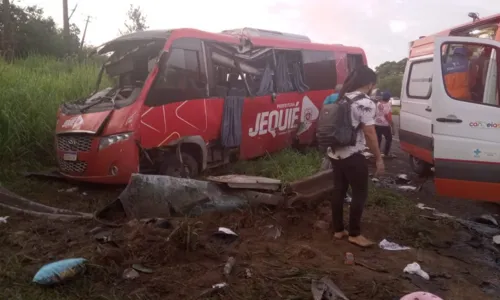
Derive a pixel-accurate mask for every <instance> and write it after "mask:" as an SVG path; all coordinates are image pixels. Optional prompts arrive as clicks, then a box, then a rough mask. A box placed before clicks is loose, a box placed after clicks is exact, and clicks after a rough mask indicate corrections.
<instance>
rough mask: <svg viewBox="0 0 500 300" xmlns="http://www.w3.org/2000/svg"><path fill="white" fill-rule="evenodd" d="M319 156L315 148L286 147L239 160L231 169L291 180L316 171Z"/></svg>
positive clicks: (319, 161)
mask: <svg viewBox="0 0 500 300" xmlns="http://www.w3.org/2000/svg"><path fill="white" fill-rule="evenodd" d="M321 158H322V156H321V154H320V153H319V152H318V151H316V150H306V151H305V152H299V151H297V150H294V149H290V148H288V149H284V150H282V151H280V152H278V153H276V154H273V155H269V154H268V155H266V156H264V157H262V158H259V159H255V160H248V161H239V162H238V163H236V164H235V165H234V166H232V167H231V169H232V172H234V173H242V174H248V175H256V176H264V177H271V178H277V179H280V180H282V181H284V182H292V181H294V180H297V179H300V178H304V177H307V176H311V175H313V174H314V173H316V172H318V170H319V168H320V165H321Z"/></svg>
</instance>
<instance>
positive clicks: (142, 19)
mask: <svg viewBox="0 0 500 300" xmlns="http://www.w3.org/2000/svg"><path fill="white" fill-rule="evenodd" d="M124 25H125V30H123V31H122V30H120V34H122V35H123V34H128V33H132V32H136V31H144V30H145V29H148V28H149V26H147V25H146V16H145V15H144V14H143V13H142V10H141V7H140V6H137V7H135V6H133V5H132V4H130V8H129V10H128V12H127V20H126V21H125V23H124Z"/></svg>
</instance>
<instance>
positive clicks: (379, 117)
mask: <svg viewBox="0 0 500 300" xmlns="http://www.w3.org/2000/svg"><path fill="white" fill-rule="evenodd" d="M390 100H391V94H390V93H389V92H383V93H382V97H381V100H380V101H379V102H378V103H377V114H376V117H375V131H376V132H377V139H378V146H379V147H380V145H381V143H382V136H383V137H384V138H385V148H384V153H383V154H382V157H394V155H392V156H390V154H389V151H390V150H391V144H392V135H393V134H394V124H393V123H392V107H391V103H390Z"/></svg>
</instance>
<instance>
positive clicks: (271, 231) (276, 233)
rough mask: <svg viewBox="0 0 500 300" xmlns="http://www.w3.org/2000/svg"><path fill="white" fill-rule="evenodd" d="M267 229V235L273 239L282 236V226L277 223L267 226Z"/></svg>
mask: <svg viewBox="0 0 500 300" xmlns="http://www.w3.org/2000/svg"><path fill="white" fill-rule="evenodd" d="M265 227H266V228H267V229H266V233H265V236H266V237H269V238H272V239H275V240H276V239H278V238H279V237H280V236H281V231H282V230H281V228H280V227H278V226H275V225H267V226H265Z"/></svg>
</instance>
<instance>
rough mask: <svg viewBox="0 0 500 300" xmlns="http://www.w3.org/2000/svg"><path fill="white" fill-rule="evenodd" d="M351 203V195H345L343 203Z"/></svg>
mask: <svg viewBox="0 0 500 300" xmlns="http://www.w3.org/2000/svg"><path fill="white" fill-rule="evenodd" d="M351 202H352V197H351V195H349V194H347V195H346V196H345V198H344V203H351Z"/></svg>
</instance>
